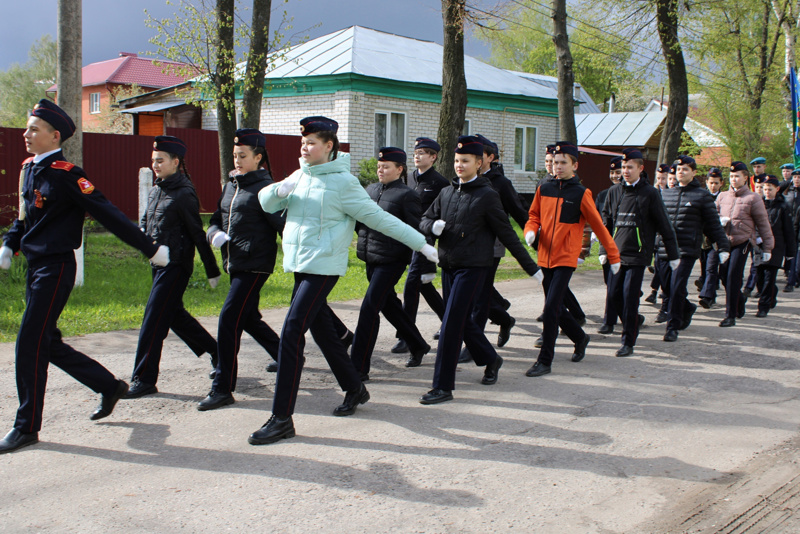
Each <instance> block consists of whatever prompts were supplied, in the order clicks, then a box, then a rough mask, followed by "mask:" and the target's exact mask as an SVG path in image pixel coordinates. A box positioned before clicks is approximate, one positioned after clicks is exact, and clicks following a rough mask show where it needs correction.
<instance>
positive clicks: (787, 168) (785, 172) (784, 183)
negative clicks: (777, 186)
mask: <svg viewBox="0 0 800 534" xmlns="http://www.w3.org/2000/svg"><path fill="white" fill-rule="evenodd" d="M792 171H794V163H784V164H783V165H781V188H782V189H786V188H787V187H789V186H790V185H791V182H792Z"/></svg>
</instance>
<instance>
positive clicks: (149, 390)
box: [122, 378, 158, 399]
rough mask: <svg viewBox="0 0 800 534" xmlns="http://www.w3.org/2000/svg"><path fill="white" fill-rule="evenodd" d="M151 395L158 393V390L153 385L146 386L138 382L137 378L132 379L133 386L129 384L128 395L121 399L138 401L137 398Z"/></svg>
mask: <svg viewBox="0 0 800 534" xmlns="http://www.w3.org/2000/svg"><path fill="white" fill-rule="evenodd" d="M153 393H158V388H157V387H156V386H155V384H146V383H144V382H142V381H140V380H139V379H138V378H134V379H133V384H131V387H130V389H128V393H127V394H126V395H125V396H124V397H122V398H123V399H138V398H139V397H144V396H145V395H152V394H153Z"/></svg>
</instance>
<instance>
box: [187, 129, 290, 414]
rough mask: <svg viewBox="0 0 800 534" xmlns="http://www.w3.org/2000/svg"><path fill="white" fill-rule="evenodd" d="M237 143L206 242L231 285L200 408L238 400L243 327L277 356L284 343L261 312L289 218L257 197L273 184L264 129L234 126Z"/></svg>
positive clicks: (218, 406) (198, 407)
mask: <svg viewBox="0 0 800 534" xmlns="http://www.w3.org/2000/svg"><path fill="white" fill-rule="evenodd" d="M233 143H234V147H233V165H234V173H235V174H234V175H233V177H232V179H231V180H230V181H229V182H228V183H226V184H225V187H223V188H222V195H221V196H220V198H219V201H218V202H217V210H216V211H215V212H214V214H213V215H212V216H211V220H210V223H209V227H208V231H207V232H206V239H207V240H208V242H209V243H210V244H211V245H212V246H213V247H216V248H218V249H220V252H221V253H222V268H223V270H224V271H225V272H226V273H228V275H229V276H230V279H231V285H230V290H229V291H228V296H227V297H226V298H225V303H224V304H223V305H222V309H221V310H220V313H219V323H218V326H217V366H216V369H215V371H214V373H213V374H214V376H213V378H214V382H213V383H212V385H211V391H210V392H209V393H208V396H207V397H206V398H205V399H203V400H202V401H200V403H199V404H198V405H197V409H198V410H200V411H201V412H202V411H206V410H214V409H216V408H221V407H222V406H227V405H229V404H233V403H234V402H235V400H234V398H233V392H234V391H236V378H237V375H238V371H239V360H238V356H239V348H240V344H241V341H242V332H247V333H248V334H250V336H252V337H253V339H255V340H256V341H257V342H258V343H259V344H260V345H261V346H262V347H264V349H266V351H267V353H268V354H269V355H270V356H272V358H273V359H274V360H277V358H278V345H279V343H280V339H279V338H278V334H276V333H275V331H274V330H272V328H270V326H269V325H268V324H267V323H265V322H264V321H263V320H262V319H261V313H259V311H258V302H259V298H260V296H261V288H262V287H264V284H265V283H266V281H267V279H268V278H269V275H270V274H272V271H273V270H274V269H275V257H276V255H277V253H278V244H277V237H278V234H280V233H281V232H282V231H283V226H284V224H285V222H286V221H285V220H284V219H283V218H281V217H280V216H278V215H274V214H271V213H265V212H264V210H262V209H261V204H259V202H258V192H259V191H261V190H262V189H263V188H265V187H266V186H268V185H270V184H271V183H273V182H272V176H271V175H270V173H269V170H268V169H269V156H268V155H267V140H266V137H264V134H262V133H261V132H260V131H258V130H256V129H252V128H246V129H240V130H236V134H235V137H234V138H233Z"/></svg>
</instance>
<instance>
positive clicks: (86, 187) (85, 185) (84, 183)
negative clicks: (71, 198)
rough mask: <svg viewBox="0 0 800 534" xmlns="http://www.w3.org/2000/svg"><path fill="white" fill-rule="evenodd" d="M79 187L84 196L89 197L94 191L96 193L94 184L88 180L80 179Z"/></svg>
mask: <svg viewBox="0 0 800 534" xmlns="http://www.w3.org/2000/svg"><path fill="white" fill-rule="evenodd" d="M78 187H80V188H81V193H83V194H84V195H88V194H90V193H91V192H92V191H94V186H93V185H92V182H90V181H89V180H87V179H86V178H78Z"/></svg>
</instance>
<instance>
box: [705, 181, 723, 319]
mask: <svg viewBox="0 0 800 534" xmlns="http://www.w3.org/2000/svg"><path fill="white" fill-rule="evenodd" d="M722 182H723V178H722V171H721V170H720V169H719V168H717V167H713V168H711V170H709V171H708V176H706V189H708V192H709V193H710V194H711V198H713V199H714V202H715V208H716V201H717V197H718V196H719V192H720V189H721V188H722ZM728 244H729V245H730V242H729V243H728ZM701 254H703V255H704V257H705V264H704V266H703V272H704V274H705V276H704V277H703V286H702V287H701V288H700V306H702V307H703V308H705V309H707V310H709V309H711V308H712V307H713V306H714V305H715V304H716V302H717V291H718V290H719V264H720V257H719V251H718V250H717V249H715V248H714V247H712V246H711V243H710V242H709V240H708V238H707V237H704V238H703V250H702V252H701ZM701 257H702V256H701ZM728 257H730V254H729V255H728Z"/></svg>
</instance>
